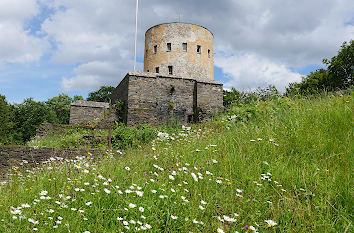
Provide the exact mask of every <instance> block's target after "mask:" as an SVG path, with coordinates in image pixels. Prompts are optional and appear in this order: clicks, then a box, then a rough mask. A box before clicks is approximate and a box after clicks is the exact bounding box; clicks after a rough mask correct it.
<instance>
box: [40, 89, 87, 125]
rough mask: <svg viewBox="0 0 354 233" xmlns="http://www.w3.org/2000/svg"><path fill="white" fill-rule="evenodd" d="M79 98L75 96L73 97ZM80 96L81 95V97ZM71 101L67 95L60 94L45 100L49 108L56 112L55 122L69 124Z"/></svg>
mask: <svg viewBox="0 0 354 233" xmlns="http://www.w3.org/2000/svg"><path fill="white" fill-rule="evenodd" d="M75 98H76V99H77V98H79V97H78V96H75V97H74V99H75ZM81 98H82V97H81ZM72 102H73V99H71V98H70V97H69V96H68V95H65V94H60V95H59V96H56V97H53V98H51V99H49V100H47V101H46V102H45V103H46V105H47V106H48V108H49V109H51V110H52V111H54V113H55V114H56V119H57V120H56V122H55V123H57V124H69V119H70V104H71V103H72Z"/></svg>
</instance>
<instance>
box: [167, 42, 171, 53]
mask: <svg viewBox="0 0 354 233" xmlns="http://www.w3.org/2000/svg"><path fill="white" fill-rule="evenodd" d="M170 51H171V43H167V52H170Z"/></svg>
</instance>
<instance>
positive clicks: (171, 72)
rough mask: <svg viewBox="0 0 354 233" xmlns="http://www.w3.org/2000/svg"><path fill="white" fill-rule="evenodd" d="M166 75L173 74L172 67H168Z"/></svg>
mask: <svg viewBox="0 0 354 233" xmlns="http://www.w3.org/2000/svg"><path fill="white" fill-rule="evenodd" d="M168 74H170V75H172V74H173V67H172V66H168Z"/></svg>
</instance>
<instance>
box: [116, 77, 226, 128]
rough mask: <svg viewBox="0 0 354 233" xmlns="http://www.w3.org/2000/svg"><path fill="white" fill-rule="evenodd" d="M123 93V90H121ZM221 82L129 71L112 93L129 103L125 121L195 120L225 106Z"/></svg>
mask: <svg viewBox="0 0 354 233" xmlns="http://www.w3.org/2000/svg"><path fill="white" fill-rule="evenodd" d="M119 93H121V94H119ZM222 97H223V93H222V84H221V83H219V82H217V81H214V80H210V81H206V80H203V81H198V80H195V79H192V78H181V77H177V76H172V75H166V76H162V75H158V74H151V73H146V72H130V73H128V74H127V75H126V76H125V78H124V79H123V81H122V83H121V84H119V86H118V87H117V89H116V90H115V91H114V92H113V94H112V101H114V102H116V101H117V100H121V101H124V102H125V103H126V112H125V113H123V114H124V115H125V121H124V122H125V123H126V124H127V125H129V126H132V125H138V124H147V123H148V124H153V125H158V124H163V123H165V122H166V121H167V120H173V119H177V120H178V121H180V122H186V123H187V122H193V121H196V120H197V119H200V117H199V115H198V114H199V113H200V112H202V113H203V115H202V117H210V116H211V115H212V114H213V113H215V112H218V111H220V110H221V109H222V106H223V103H222Z"/></svg>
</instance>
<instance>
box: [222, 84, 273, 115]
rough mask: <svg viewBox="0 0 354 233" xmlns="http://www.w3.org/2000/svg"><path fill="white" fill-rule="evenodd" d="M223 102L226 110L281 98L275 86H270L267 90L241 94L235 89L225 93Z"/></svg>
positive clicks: (259, 89) (262, 89)
mask: <svg viewBox="0 0 354 233" xmlns="http://www.w3.org/2000/svg"><path fill="white" fill-rule="evenodd" d="M223 94H224V96H223V102H224V107H225V109H228V108H231V107H232V106H246V105H249V104H255V103H257V102H259V101H267V100H272V99H277V98H279V96H280V95H279V91H278V90H277V89H276V88H275V86H271V85H270V86H268V87H266V88H258V89H256V90H255V91H249V92H239V91H237V90H236V89H235V88H231V90H230V91H227V90H224V91H223Z"/></svg>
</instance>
